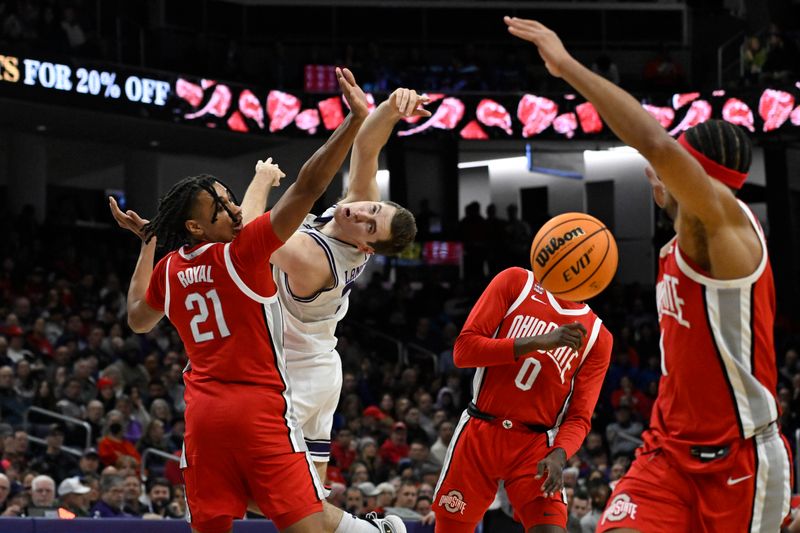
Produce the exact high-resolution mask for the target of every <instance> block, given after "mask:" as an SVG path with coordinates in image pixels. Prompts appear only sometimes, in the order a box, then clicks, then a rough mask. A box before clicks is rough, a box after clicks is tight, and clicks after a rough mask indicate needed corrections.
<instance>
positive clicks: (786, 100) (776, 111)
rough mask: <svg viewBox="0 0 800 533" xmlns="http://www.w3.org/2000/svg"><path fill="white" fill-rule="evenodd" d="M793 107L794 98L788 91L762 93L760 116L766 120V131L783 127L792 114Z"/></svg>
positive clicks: (759, 108) (772, 90)
mask: <svg viewBox="0 0 800 533" xmlns="http://www.w3.org/2000/svg"><path fill="white" fill-rule="evenodd" d="M793 107H794V96H792V95H791V94H789V93H787V92H786V91H776V90H774V89H767V90H766V91H764V92H763V93H761V100H759V102H758V114H759V115H761V118H763V119H764V131H772V130H777V129H778V128H780V127H781V126H783V123H784V122H786V119H788V118H789V115H791V114H792V108H793Z"/></svg>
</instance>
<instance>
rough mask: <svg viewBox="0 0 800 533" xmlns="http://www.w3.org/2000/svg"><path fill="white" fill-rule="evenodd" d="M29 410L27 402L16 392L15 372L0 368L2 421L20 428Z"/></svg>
mask: <svg viewBox="0 0 800 533" xmlns="http://www.w3.org/2000/svg"><path fill="white" fill-rule="evenodd" d="M27 408H28V405H27V403H26V402H25V400H24V399H22V398H21V397H20V396H19V395H18V394H17V391H16V390H14V370H13V369H12V368H11V367H10V366H3V367H0V419H2V420H3V421H4V422H8V423H9V424H11V425H13V426H19V425H20V424H22V417H23V414H24V413H25V410H26V409H27Z"/></svg>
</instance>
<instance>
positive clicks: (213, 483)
mask: <svg viewBox="0 0 800 533" xmlns="http://www.w3.org/2000/svg"><path fill="white" fill-rule="evenodd" d="M192 451H193V452H195V453H192V454H186V453H185V452H186V450H184V455H183V457H182V459H181V467H182V471H183V479H184V483H185V497H186V514H187V518H188V521H189V523H190V524H191V526H192V531H194V532H195V533H225V532H229V531H231V530H232V528H233V520H234V519H235V518H241V517H242V516H243V515H244V511H245V502H246V501H247V493H246V488H245V484H244V483H243V481H242V480H241V478H240V477H239V475H238V473H237V469H236V466H237V465H236V461H235V460H234V459H233V457H231V456H230V455H229V454H227V453H224V452H223V451H219V453H211V451H205V450H204V451H203V452H205V453H202V452H201V453H197V450H196V449H193V450H192Z"/></svg>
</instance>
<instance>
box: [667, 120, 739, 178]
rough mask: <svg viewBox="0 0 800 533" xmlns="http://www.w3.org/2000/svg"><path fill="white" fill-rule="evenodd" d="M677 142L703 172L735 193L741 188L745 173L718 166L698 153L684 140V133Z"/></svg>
mask: <svg viewBox="0 0 800 533" xmlns="http://www.w3.org/2000/svg"><path fill="white" fill-rule="evenodd" d="M678 142H679V143H680V145H681V146H683V147H684V148H686V151H687V152H689V153H690V154H692V157H694V158H695V159H696V160H697V162H698V163H700V166H701V167H703V170H705V171H706V174H708V175H709V176H711V177H712V178H715V179H717V180H719V181H721V182H722V183H724V184H725V185H727V186H728V187H732V188H734V189H736V190H737V191H738V190H739V189H741V188H742V185H744V182H745V180H746V179H747V173H746V172H737V171H735V170H733V169H732V168H728V167H726V166H723V165H720V164H719V163H717V162H716V161H712V160H711V159H709V158H708V157H706V156H705V155H704V154H702V153H700V152H698V151H697V150H696V149H695V148H694V146H692V145H691V144H689V141H687V140H686V134H685V133H681V136H680V137H678Z"/></svg>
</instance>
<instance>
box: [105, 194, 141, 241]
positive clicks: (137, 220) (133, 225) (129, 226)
mask: <svg viewBox="0 0 800 533" xmlns="http://www.w3.org/2000/svg"><path fill="white" fill-rule="evenodd" d="M108 206H109V207H110V208H111V214H112V215H113V216H114V220H116V221H117V224H119V227H120V228H124V229H126V230H128V231H130V232H132V233H133V234H135V235H136V236H137V237H139V238H140V239H142V240H144V239H145V235H144V226H145V224H147V223H148V222H150V221H149V220H147V219H144V218H142V217H140V216H139V214H138V213H137V212H136V211H133V210H131V209H128V210H127V211H125V212H124V213H123V212H122V210H121V209H120V208H119V205H118V204H117V200H116V199H114V197H113V196H109V197H108Z"/></svg>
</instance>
